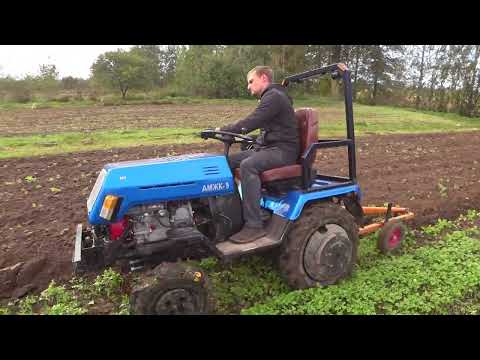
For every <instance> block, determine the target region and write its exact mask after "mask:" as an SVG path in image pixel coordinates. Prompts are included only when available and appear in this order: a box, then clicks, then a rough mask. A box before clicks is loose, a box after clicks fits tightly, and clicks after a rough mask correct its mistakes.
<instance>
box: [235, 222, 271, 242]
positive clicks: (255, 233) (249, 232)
mask: <svg viewBox="0 0 480 360" xmlns="http://www.w3.org/2000/svg"><path fill="white" fill-rule="evenodd" d="M265 235H267V232H266V231H265V230H264V229H263V228H252V227H248V226H244V227H243V228H242V230H240V231H239V232H238V233H236V234H235V235H232V236H230V241H231V242H234V243H236V244H246V243H249V242H252V241H255V240H257V239H260V238H261V237H262V236H265Z"/></svg>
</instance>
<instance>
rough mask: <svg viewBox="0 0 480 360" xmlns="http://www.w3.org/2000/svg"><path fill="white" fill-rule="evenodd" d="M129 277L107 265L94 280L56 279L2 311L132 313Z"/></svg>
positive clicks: (47, 313)
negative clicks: (34, 293) (126, 286)
mask: <svg viewBox="0 0 480 360" xmlns="http://www.w3.org/2000/svg"><path fill="white" fill-rule="evenodd" d="M124 285H125V279H124V278H123V277H122V276H121V275H120V274H119V273H117V272H116V271H114V270H112V269H110V268H109V269H106V270H105V271H104V272H103V273H102V274H100V275H98V276H97V277H96V278H95V279H94V280H93V281H92V280H87V279H85V278H72V279H71V280H70V281H69V282H68V283H66V284H64V285H59V284H57V283H56V282H55V281H52V282H51V283H50V285H49V286H48V288H47V289H45V290H43V291H42V292H41V294H40V295H29V296H27V297H25V298H23V299H21V300H16V301H14V302H11V303H9V304H8V306H7V307H6V308H0V315H13V314H18V315H84V314H118V315H128V314H129V309H128V307H129V300H128V296H127V295H126V294H125V289H124Z"/></svg>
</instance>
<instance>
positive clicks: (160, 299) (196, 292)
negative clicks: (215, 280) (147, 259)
mask: <svg viewBox="0 0 480 360" xmlns="http://www.w3.org/2000/svg"><path fill="white" fill-rule="evenodd" d="M208 288H209V286H208V278H207V275H206V274H205V273H204V272H203V271H202V270H200V269H198V268H194V267H192V266H190V265H185V264H182V263H163V264H160V265H158V266H157V267H156V268H154V269H153V270H152V271H150V272H149V273H148V274H147V276H144V277H143V278H142V280H141V283H140V284H137V285H136V286H135V287H134V288H133V290H132V293H131V296H130V313H131V314H136V315H194V314H207V313H208V312H209V311H210V310H211V300H210V297H209V291H208V290H209V289H208Z"/></svg>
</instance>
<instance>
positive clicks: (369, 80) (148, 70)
mask: <svg viewBox="0 0 480 360" xmlns="http://www.w3.org/2000/svg"><path fill="white" fill-rule="evenodd" d="M479 59H480V45H190V46H187V45H167V46H165V45H139V46H134V47H132V48H131V49H129V50H121V49H119V50H117V51H110V52H106V53H104V54H101V55H100V56H99V57H98V58H97V59H96V61H95V62H94V63H93V64H92V66H91V76H90V78H89V79H86V80H85V79H76V78H72V77H67V78H62V79H58V73H56V68H55V66H54V65H43V68H41V70H40V75H39V76H37V77H32V76H30V77H27V78H25V79H22V80H13V79H11V78H3V79H0V91H1V90H4V91H5V90H6V89H7V90H8V88H9V87H10V88H12V87H13V88H15V86H16V87H17V88H18V87H19V84H20V83H21V82H22V81H23V82H24V84H29V85H30V89H40V90H42V89H43V90H44V91H53V90H54V89H55V87H57V89H58V88H59V87H60V88H62V89H75V90H77V91H80V92H81V91H82V89H83V90H85V89H101V90H104V91H106V90H109V91H117V92H118V93H119V94H120V95H121V96H122V98H124V99H125V98H127V97H128V93H129V91H145V92H149V91H154V90H158V89H163V90H165V91H164V93H166V94H170V95H172V96H174V95H185V96H201V97H210V98H238V97H248V96H249V95H248V93H247V89H246V80H245V76H246V73H247V72H248V70H250V69H251V68H252V67H254V66H256V65H269V66H271V67H272V68H273V70H274V78H275V81H276V82H280V81H281V80H282V79H283V78H284V77H285V76H288V75H291V74H294V73H298V72H302V71H306V70H309V69H312V68H315V67H320V66H325V65H328V64H331V63H336V62H343V63H346V64H347V66H348V67H349V68H350V70H351V76H352V85H353V90H354V94H353V96H354V100H355V101H357V102H360V103H366V104H371V105H376V104H388V105H397V106H408V107H415V108H417V109H423V110H433V111H443V112H457V113H460V114H462V115H466V116H478V114H479V108H480V104H479V101H478V100H479V98H480V65H479V62H480V60H479ZM293 91H295V92H296V94H297V95H299V96H300V95H302V94H312V95H314V94H316V95H321V96H339V95H340V94H339V92H340V88H339V86H338V84H337V82H335V81H332V80H329V79H321V80H318V81H315V82H308V83H305V84H304V85H302V86H300V87H296V89H295V90H293ZM26 97H28V96H27V95H26Z"/></svg>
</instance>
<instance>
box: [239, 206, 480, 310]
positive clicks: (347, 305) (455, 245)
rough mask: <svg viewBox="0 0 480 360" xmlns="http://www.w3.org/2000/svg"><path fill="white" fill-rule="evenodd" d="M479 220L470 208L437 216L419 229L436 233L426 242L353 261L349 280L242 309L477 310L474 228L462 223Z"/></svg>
mask: <svg viewBox="0 0 480 360" xmlns="http://www.w3.org/2000/svg"><path fill="white" fill-rule="evenodd" d="M479 218H480V213H478V212H476V211H470V212H468V213H467V215H466V216H463V217H460V218H459V219H458V220H457V222H455V223H453V222H449V221H446V220H442V219H440V220H439V222H438V223H437V224H435V225H432V226H427V227H425V228H424V229H423V232H424V235H427V236H428V235H434V236H436V237H437V238H436V241H432V242H431V243H430V244H429V245H428V246H422V247H418V248H413V247H411V245H410V249H411V250H410V251H407V252H405V253H403V254H402V255H401V256H393V257H392V256H391V257H383V258H378V259H376V260H373V258H372V260H373V261H374V264H372V263H370V264H368V262H367V264H365V262H363V263H362V262H359V266H358V268H357V271H356V272H355V273H354V275H353V276H352V278H350V279H348V280H345V281H343V282H342V283H340V284H338V285H336V286H330V287H327V288H316V289H307V290H303V291H293V292H288V293H284V294H281V295H278V296H276V297H274V298H272V299H270V300H267V301H262V302H259V303H258V304H256V305H254V306H253V307H251V308H248V309H244V310H243V311H242V313H243V314H447V313H450V311H451V310H452V309H457V311H458V308H459V307H461V305H460V304H462V303H468V304H469V306H470V307H469V308H470V309H471V308H472V307H474V308H475V309H478V308H479V306H478V304H477V303H475V301H474V299H476V297H472V294H474V291H475V289H477V288H478V287H479V286H480V257H479V254H480V242H479V235H480V231H479V229H478V227H477V226H475V225H473V224H472V223H470V224H469V225H468V226H470V227H467V228H462V227H465V226H466V222H467V223H468V221H472V222H473V221H475V220H474V219H479ZM448 230H450V231H448ZM364 240H365V239H364ZM407 243H408V241H407ZM407 247H408V245H407ZM361 256H362V255H361ZM365 265H367V266H365Z"/></svg>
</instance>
